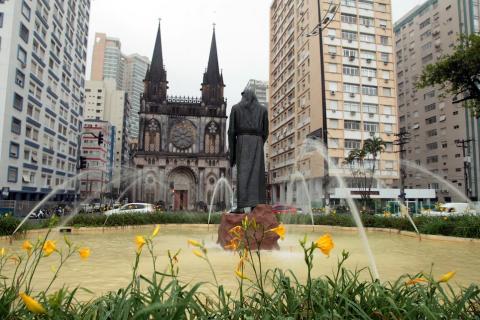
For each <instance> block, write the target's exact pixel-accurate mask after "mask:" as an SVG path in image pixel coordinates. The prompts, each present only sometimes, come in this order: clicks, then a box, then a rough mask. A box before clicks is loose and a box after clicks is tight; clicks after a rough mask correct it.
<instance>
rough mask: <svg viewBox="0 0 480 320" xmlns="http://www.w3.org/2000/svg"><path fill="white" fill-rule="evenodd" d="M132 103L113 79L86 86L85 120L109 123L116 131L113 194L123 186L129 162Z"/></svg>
mask: <svg viewBox="0 0 480 320" xmlns="http://www.w3.org/2000/svg"><path fill="white" fill-rule="evenodd" d="M129 116H130V103H129V101H128V96H127V94H126V93H125V91H122V90H117V89H116V84H115V81H114V80H113V79H110V80H105V81H87V84H86V86H85V119H94V120H105V121H108V122H109V123H110V124H111V125H112V126H113V127H114V128H115V129H114V130H115V142H114V146H113V150H114V156H113V161H114V169H113V180H114V183H113V184H112V185H113V192H114V193H117V192H118V190H119V188H120V185H121V182H122V181H121V179H120V177H121V174H122V166H125V165H126V164H127V163H128V160H129V153H128V140H127V137H128V127H129V124H128V121H129Z"/></svg>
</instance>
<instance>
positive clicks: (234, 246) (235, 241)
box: [223, 238, 240, 250]
mask: <svg viewBox="0 0 480 320" xmlns="http://www.w3.org/2000/svg"><path fill="white" fill-rule="evenodd" d="M239 244H240V239H239V238H233V239H232V240H230V241H229V242H228V244H226V245H225V247H223V248H224V249H231V250H237V248H238V245H239Z"/></svg>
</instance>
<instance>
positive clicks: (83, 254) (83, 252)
mask: <svg viewBox="0 0 480 320" xmlns="http://www.w3.org/2000/svg"><path fill="white" fill-rule="evenodd" d="M78 254H79V255H80V259H82V260H87V259H88V257H90V248H80V249H78Z"/></svg>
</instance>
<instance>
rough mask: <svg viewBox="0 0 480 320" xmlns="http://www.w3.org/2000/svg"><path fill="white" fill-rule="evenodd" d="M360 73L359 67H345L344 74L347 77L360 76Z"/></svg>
mask: <svg viewBox="0 0 480 320" xmlns="http://www.w3.org/2000/svg"><path fill="white" fill-rule="evenodd" d="M359 73H360V70H359V68H358V67H353V66H346V65H344V66H343V74H344V75H346V76H358V75H359Z"/></svg>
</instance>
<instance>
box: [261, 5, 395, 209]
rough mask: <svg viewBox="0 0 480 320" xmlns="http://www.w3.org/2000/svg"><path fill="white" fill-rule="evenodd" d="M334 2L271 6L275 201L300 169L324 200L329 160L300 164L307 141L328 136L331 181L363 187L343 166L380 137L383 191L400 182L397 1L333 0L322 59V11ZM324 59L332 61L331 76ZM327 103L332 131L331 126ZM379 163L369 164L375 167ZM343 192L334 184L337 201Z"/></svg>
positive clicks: (310, 158) (379, 172) (313, 159)
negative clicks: (394, 18) (395, 39)
mask: <svg viewBox="0 0 480 320" xmlns="http://www.w3.org/2000/svg"><path fill="white" fill-rule="evenodd" d="M331 3H332V1H330V0H321V1H320V8H318V3H317V0H302V1H298V0H274V1H272V5H271V7H270V81H269V84H270V86H269V90H270V103H269V116H270V137H269V141H268V143H269V166H270V178H271V183H272V199H273V201H275V202H285V201H286V200H287V189H288V186H289V181H290V180H291V178H292V175H293V174H295V172H296V171H299V172H301V173H302V174H303V175H304V176H305V177H306V179H307V184H308V189H309V192H310V196H311V198H312V199H320V198H322V195H323V190H322V187H323V182H324V177H325V176H326V174H325V171H324V165H323V160H322V159H321V158H320V156H317V155H315V154H314V155H312V156H305V157H302V158H301V159H299V154H300V153H301V148H302V144H303V142H304V141H305V138H307V137H311V136H314V137H322V136H323V133H324V132H327V136H328V156H329V157H330V158H331V160H332V162H333V163H334V164H335V166H336V168H334V167H333V166H332V167H331V168H330V169H329V172H328V173H329V175H330V176H335V175H339V176H342V177H344V179H345V181H346V184H347V186H348V187H350V188H358V187H361V185H362V182H361V181H359V180H358V179H355V177H354V175H353V174H352V170H350V169H349V168H348V167H346V166H344V165H343V162H344V160H345V157H347V156H348V154H349V152H350V151H351V150H354V149H359V148H361V147H362V145H363V143H364V141H365V140H367V139H369V138H371V137H374V136H375V137H379V138H382V139H383V140H384V141H385V142H386V143H387V147H386V149H385V152H383V153H382V154H381V156H380V157H379V158H378V159H377V161H376V163H375V168H377V170H376V174H375V178H376V179H375V181H378V184H377V185H375V187H383V186H387V187H388V186H392V185H394V184H396V181H397V180H398V178H399V161H398V160H399V159H398V154H397V153H395V150H394V148H393V141H394V139H395V137H394V135H393V134H394V133H396V132H397V131H398V127H397V104H396V92H395V90H396V85H395V73H394V72H395V68H394V67H395V66H394V63H393V31H392V27H393V26H392V15H391V1H390V0H381V1H372V0H339V1H333V3H334V4H336V6H335V8H336V9H337V11H336V15H335V16H333V17H332V16H331V15H330V16H329V19H331V23H330V24H328V26H327V27H326V28H325V29H324V30H323V32H322V37H323V56H322V57H320V49H319V48H320V44H319V37H318V36H311V32H312V31H313V30H314V29H315V27H316V26H318V23H319V20H320V19H319V17H318V12H319V10H320V12H321V14H322V17H323V16H327V15H328V11H327V10H328V8H332V6H330V4H331ZM322 21H325V20H324V19H323V18H322ZM320 61H324V67H325V78H324V79H322V76H321V72H320ZM322 82H325V91H324V92H322ZM323 95H325V96H323ZM322 96H323V97H322ZM322 98H324V99H325V100H326V117H327V119H326V120H327V121H326V123H327V128H323V112H322V111H323V110H322ZM366 162H367V161H366ZM373 164H374V163H373V161H371V160H370V159H369V160H368V166H373ZM336 187H338V186H337V185H335V181H334V179H330V188H329V193H330V194H332V198H334V196H333V194H334V193H335V190H334V189H335V188H336Z"/></svg>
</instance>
